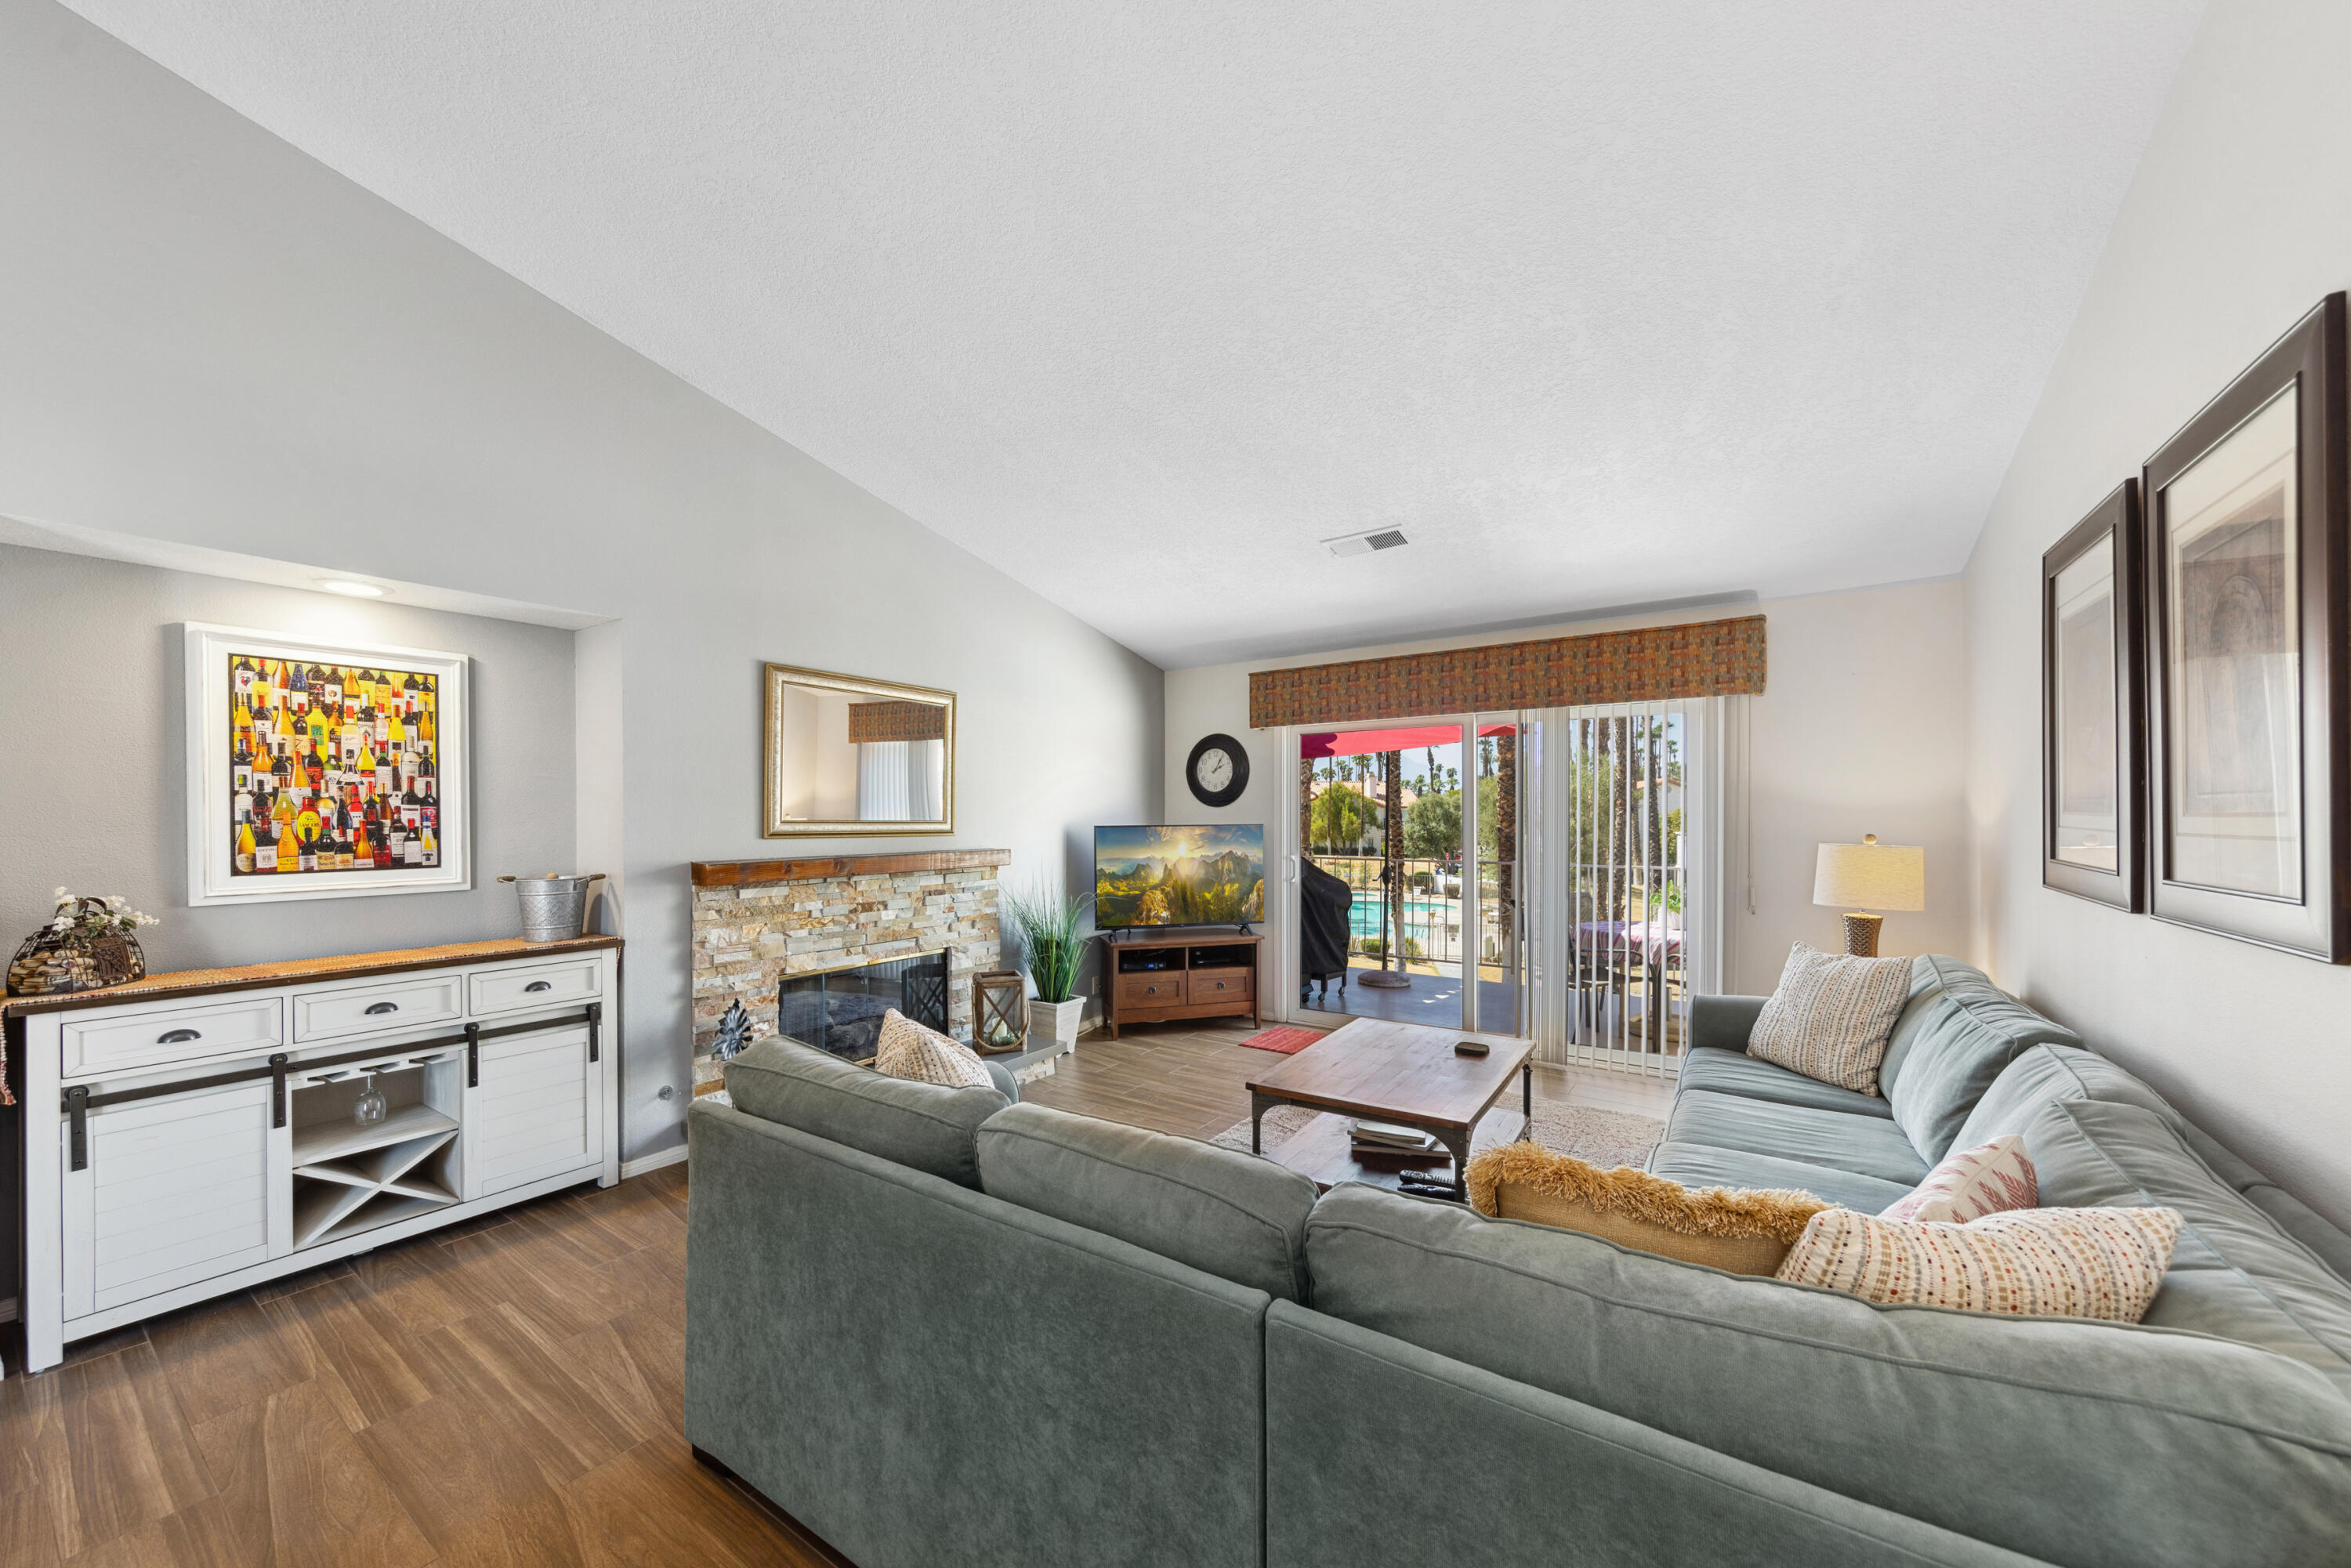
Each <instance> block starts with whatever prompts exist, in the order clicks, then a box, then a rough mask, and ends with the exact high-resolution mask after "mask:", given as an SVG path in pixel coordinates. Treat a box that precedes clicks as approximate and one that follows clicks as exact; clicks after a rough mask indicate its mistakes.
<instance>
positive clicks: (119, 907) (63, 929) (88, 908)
mask: <svg viewBox="0 0 2351 1568" xmlns="http://www.w3.org/2000/svg"><path fill="white" fill-rule="evenodd" d="M50 891H51V892H52V893H53V894H55V895H56V897H57V914H56V915H53V916H52V917H51V918H50V920H49V927H48V928H49V929H50V930H52V931H54V932H56V933H57V934H58V935H59V936H63V935H65V934H66V933H67V932H68V931H71V930H72V929H73V928H74V927H76V926H79V927H81V929H83V930H84V931H87V932H89V934H90V935H92V936H98V935H99V934H101V933H103V932H109V931H113V932H120V933H122V934H124V935H128V934H130V933H131V932H133V931H136V930H138V929H139V928H140V927H141V925H160V924H161V922H160V921H158V920H157V919H156V918H155V916H153V915H141V913H139V911H137V910H135V909H132V908H131V907H130V904H129V901H128V900H126V899H125V898H124V897H123V896H122V895H121V894H119V893H110V894H107V895H106V896H105V897H103V898H99V897H95V896H92V897H79V896H77V895H76V894H71V893H68V891H66V890H65V889H64V888H62V887H59V888H52V889H51V890H50Z"/></svg>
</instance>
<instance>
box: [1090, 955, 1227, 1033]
mask: <svg viewBox="0 0 2351 1568" xmlns="http://www.w3.org/2000/svg"><path fill="white" fill-rule="evenodd" d="M1104 951H1105V952H1106V953H1107V954H1108V956H1109V961H1110V971H1111V974H1110V985H1109V987H1108V993H1107V996H1106V998H1105V999H1104V1005H1103V1012H1102V1023H1103V1027H1104V1028H1106V1029H1108V1030H1109V1031H1110V1037H1111V1039H1113V1040H1116V1039H1117V1038H1118V1031H1119V1029H1120V1028H1121V1026H1123V1025H1125V1024H1135V1023H1164V1022H1168V1021H1171V1020H1174V1019H1213V1018H1236V1017H1238V1016H1240V1015H1241V1014H1243V1013H1246V1014H1248V1015H1249V1022H1250V1024H1251V1025H1252V1026H1254V1025H1255V1024H1257V1023H1258V1022H1259V1016H1258V978H1259V977H1258V960H1259V956H1260V955H1261V954H1262V953H1263V952H1264V938H1263V937H1261V936H1257V935H1255V934H1253V933H1252V934H1248V935H1244V934H1242V933H1240V932H1236V931H1203V932H1174V931H1171V932H1169V933H1167V934H1166V935H1165V936H1161V935H1160V934H1158V933H1157V932H1148V931H1130V932H1128V933H1127V934H1126V935H1125V936H1122V937H1120V938H1119V939H1118V940H1116V941H1114V942H1111V943H1109V944H1107V945H1106V946H1105V948H1104Z"/></svg>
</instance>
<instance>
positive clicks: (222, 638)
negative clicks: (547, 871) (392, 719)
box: [183, 621, 474, 907]
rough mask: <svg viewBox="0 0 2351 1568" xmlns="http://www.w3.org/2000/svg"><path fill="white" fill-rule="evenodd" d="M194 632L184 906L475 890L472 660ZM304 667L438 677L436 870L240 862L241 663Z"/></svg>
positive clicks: (189, 632)
mask: <svg viewBox="0 0 2351 1568" xmlns="http://www.w3.org/2000/svg"><path fill="white" fill-rule="evenodd" d="M183 630H184V632H185V637H186V665H187V667H186V672H185V674H186V692H187V695H186V704H185V706H186V726H187V862H188V887H187V902H188V904H189V905H190V906H191V907H203V906H212V905H222V904H275V903H281V902H287V901H291V900H298V899H309V898H370V897H378V896H381V895H383V894H397V893H465V892H470V891H471V890H472V889H473V886H474V870H473V866H474V859H473V799H472V789H471V780H472V755H471V750H472V748H471V746H470V744H469V742H470V737H471V731H470V728H469V712H470V706H469V699H470V697H471V692H470V690H469V680H468V676H469V674H470V673H471V668H472V661H471V660H470V659H468V658H467V657H466V655H465V654H463V653H449V652H446V651H444V650H439V649H431V648H404V647H398V646H394V645H392V644H387V643H321V642H318V641H315V640H312V639H309V638H303V637H291V636H285V635H281V634H279V633H277V632H266V631H258V630H255V629H253V628H250V627H242V626H218V625H212V624H209V623H205V622H193V621H192V622H185V623H184V626H183ZM240 658H243V659H246V660H249V661H260V660H268V661H272V662H274V663H287V662H294V663H299V664H302V665H304V666H309V665H319V666H353V665H357V666H362V667H365V668H367V669H370V670H379V671H381V670H390V671H392V672H393V673H396V674H402V676H403V677H404V676H405V675H407V674H412V673H413V674H417V675H420V676H422V675H431V676H432V677H433V678H434V695H435V699H436V701H435V708H436V711H435V713H434V739H433V743H432V756H433V758H434V768H435V771H434V774H433V777H432V789H431V791H430V792H431V793H432V794H433V796H434V798H435V800H436V801H437V831H436V833H435V835H434V850H435V859H436V861H437V863H435V864H430V865H427V864H405V863H400V864H394V865H392V866H390V867H385V868H379V869H375V870H365V869H357V868H354V869H350V870H334V871H311V870H304V871H296V872H280V873H273V874H269V875H266V876H264V875H256V874H254V873H251V872H248V871H240V870H239V869H238V866H237V862H236V852H237V844H236V836H237V826H238V819H237V814H236V813H237V799H238V789H237V780H236V775H235V765H236V764H235V725H234V719H233V715H234V712H235V684H236V681H235V673H234V669H235V664H236V662H237V661H238V660H239V659H240Z"/></svg>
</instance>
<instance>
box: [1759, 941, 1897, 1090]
mask: <svg viewBox="0 0 2351 1568" xmlns="http://www.w3.org/2000/svg"><path fill="white" fill-rule="evenodd" d="M1909 999H1910V960H1909V959H1907V958H1848V957H1846V956H1844V955H1842V954H1837V953H1823V952H1821V951H1820V950H1819V949H1818V948H1815V947H1812V946H1806V945H1805V944H1804V943H1802V942H1799V943H1797V944H1796V945H1795V946H1793V947H1792V948H1790V949H1789V950H1788V967H1786V968H1784V969H1782V971H1780V988H1779V989H1778V990H1776V991H1773V992H1772V993H1771V1000H1770V1001H1767V1002H1765V1003H1764V1004H1763V1010H1762V1012H1761V1013H1760V1014H1758V1015H1757V1017H1756V1019H1755V1028H1754V1030H1752V1031H1751V1032H1750V1034H1749V1035H1748V1037H1747V1054H1748V1055H1750V1056H1756V1057H1761V1058H1762V1059H1763V1060H1764V1061H1770V1062H1774V1063H1776V1064H1778V1065H1779V1066H1782V1067H1784V1068H1786V1069H1788V1070H1789V1071H1791V1072H1801V1073H1802V1074H1803V1075H1804V1076H1805V1077H1807V1078H1816V1079H1818V1080H1820V1081H1821V1082H1823V1083H1834V1084H1835V1085H1836V1086H1837V1087H1838V1088H1840V1089H1851V1090H1854V1091H1855V1092H1859V1093H1863V1094H1875V1093H1876V1092H1877V1069H1878V1066H1879V1064H1880V1063H1882V1062H1884V1061H1885V1060H1886V1040H1888V1039H1890V1038H1891V1037H1892V1035H1893V1033H1894V1020H1895V1019H1896V1018H1898V1017H1900V1016H1901V1013H1902V1005H1903V1004H1904V1003H1905V1002H1907V1001H1908V1000H1909Z"/></svg>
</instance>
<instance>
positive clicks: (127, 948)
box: [7, 887, 155, 997]
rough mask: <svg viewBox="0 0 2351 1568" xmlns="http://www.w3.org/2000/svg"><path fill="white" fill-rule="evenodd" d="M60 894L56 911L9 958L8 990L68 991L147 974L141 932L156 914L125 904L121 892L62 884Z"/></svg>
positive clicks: (21, 993) (20, 993)
mask: <svg viewBox="0 0 2351 1568" xmlns="http://www.w3.org/2000/svg"><path fill="white" fill-rule="evenodd" d="M154 923H155V922H154V919H153V917H152V916H150V915H141V914H140V913H139V912H138V911H137V910H135V909H126V908H124V907H123V903H122V900H121V899H120V898H113V897H109V898H89V897H81V898H77V897H75V896H73V895H72V894H68V892H66V890H65V889H64V888H62V887H61V888H58V889H57V914H56V915H55V916H53V917H52V918H51V919H50V920H49V922H48V924H47V925H43V926H42V927H41V928H40V929H39V930H38V931H36V932H34V933H33V934H32V935H31V936H27V937H26V938H25V940H24V943H23V945H22V946H19V947H18V948H17V949H16V957H15V958H13V959H11V960H10V961H9V964H8V987H7V994H8V995H10V996H12V997H54V996H62V995H64V994H66V993H67V992H69V991H95V990H99V989H100V988H104V987H107V986H119V985H121V984H123V983H124V982H126V981H129V980H137V979H142V978H144V977H146V974H147V955H146V954H145V953H143V952H142V951H141V950H140V946H139V937H138V935H137V933H138V930H139V927H140V926H141V925H153V924H154Z"/></svg>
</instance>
